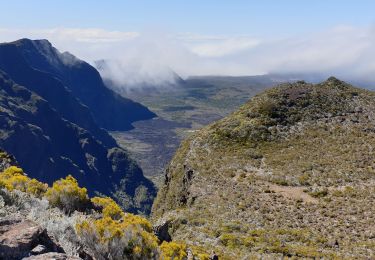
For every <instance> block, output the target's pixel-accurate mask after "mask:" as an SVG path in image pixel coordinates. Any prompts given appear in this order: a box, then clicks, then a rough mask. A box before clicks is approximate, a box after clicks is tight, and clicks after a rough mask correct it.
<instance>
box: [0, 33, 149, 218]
mask: <svg viewBox="0 0 375 260" xmlns="http://www.w3.org/2000/svg"><path fill="white" fill-rule="evenodd" d="M154 116H155V114H154V113H152V112H151V111H150V110H148V109H147V108H146V107H144V106H142V105H140V104H139V103H136V102H133V101H131V100H129V99H126V98H123V97H121V96H120V95H118V94H116V93H114V92H113V91H112V90H110V89H108V88H106V87H105V85H104V84H103V81H102V79H101V77H100V75H99V73H98V72H97V71H96V69H95V68H93V67H92V66H90V65H89V64H88V63H86V62H84V61H81V60H79V59H77V58H75V57H74V56H73V55H71V54H69V53H60V52H59V51H57V50H56V49H55V48H54V47H52V45H51V44H50V43H49V42H48V41H46V40H37V41H32V40H28V39H22V40H19V41H16V42H12V43H3V44H0V122H1V123H0V147H1V148H3V149H4V150H6V151H7V152H9V153H10V154H12V155H14V156H15V158H16V159H17V161H18V163H19V164H20V166H21V167H22V168H23V169H24V170H25V171H26V172H27V173H28V174H29V175H30V176H32V177H36V178H38V179H39V180H41V181H44V182H48V183H51V182H52V181H54V180H56V179H58V178H60V177H64V176H66V175H67V174H72V175H74V176H75V177H76V178H77V179H78V181H79V183H80V184H81V185H82V186H86V187H88V189H89V190H91V191H97V192H99V193H102V194H106V195H112V196H115V197H117V198H118V200H119V201H120V203H121V202H122V204H123V205H124V206H125V208H127V209H128V210H132V211H137V210H141V211H144V212H146V213H147V212H148V211H149V208H150V204H151V202H152V199H153V196H154V194H155V189H154V187H153V185H152V183H151V182H150V181H148V180H147V179H146V178H145V177H144V176H143V174H142V170H141V169H140V168H139V167H138V166H137V164H136V163H135V162H134V161H133V160H131V159H130V158H129V156H128V154H127V152H126V151H125V150H123V149H121V148H119V147H118V145H117V143H116V141H115V140H114V139H113V138H112V137H111V136H110V135H109V134H108V133H107V131H106V130H105V129H110V130H126V129H131V128H132V125H131V123H133V122H134V121H137V120H144V119H150V118H152V117H154ZM103 128H105V129H103Z"/></svg>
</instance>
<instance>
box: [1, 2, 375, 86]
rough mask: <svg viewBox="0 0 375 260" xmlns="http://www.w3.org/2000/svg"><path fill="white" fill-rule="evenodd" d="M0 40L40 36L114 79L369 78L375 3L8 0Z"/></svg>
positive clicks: (374, 54)
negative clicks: (108, 63)
mask: <svg viewBox="0 0 375 260" xmlns="http://www.w3.org/2000/svg"><path fill="white" fill-rule="evenodd" d="M0 10H1V13H0V14H1V15H0V42H2V41H13V40H16V39H18V38H31V39H40V38H46V39H48V40H49V41H51V42H52V44H53V45H54V46H55V47H57V48H58V49H59V50H61V51H69V52H71V53H73V54H74V55H76V56H77V57H79V58H81V59H84V60H86V61H88V62H91V63H92V64H94V62H95V61H96V60H99V59H107V60H117V61H118V62H116V63H114V64H115V65H114V67H113V68H112V69H110V71H108V72H107V73H106V74H105V75H103V76H108V77H111V78H113V79H114V80H117V81H119V82H125V83H129V81H130V82H135V83H137V82H138V81H142V80H144V79H145V78H147V79H149V80H151V81H154V80H159V79H162V80H164V79H165V78H168V77H170V76H171V74H170V73H169V72H170V70H169V68H171V69H172V70H174V71H176V72H177V73H178V74H180V75H181V76H189V75H207V74H210V75H256V74H264V73H270V72H303V73H311V72H313V73H324V74H330V75H336V76H340V75H343V76H347V75H350V76H353V77H357V78H358V77H362V78H371V77H372V78H373V80H374V81H375V13H374V10H375V1H370V0H367V1H366V0H352V1H348V0H311V1H310V0H258V1H251V0H248V1H245V0H227V1H224V0H221V1H220V0H216V1H214V0H199V1H198V0H185V1H182V0H174V1H172V0H164V1H163V0H158V1H156V0H154V1H146V0H133V1H130V0H121V1H120V0H106V1H104V0H103V1H94V0H64V1H62V0H32V1H31V0H12V1H1V2H0Z"/></svg>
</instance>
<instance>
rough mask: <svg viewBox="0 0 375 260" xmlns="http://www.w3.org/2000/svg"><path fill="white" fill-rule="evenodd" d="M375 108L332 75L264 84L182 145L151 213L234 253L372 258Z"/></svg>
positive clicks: (195, 239)
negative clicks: (323, 78)
mask: <svg viewBox="0 0 375 260" xmlns="http://www.w3.org/2000/svg"><path fill="white" fill-rule="evenodd" d="M374 111H375V94H374V93H373V92H370V91H366V90H362V89H358V88H355V87H352V86H351V85H349V84H346V83H345V82H342V81H339V80H337V79H335V78H330V79H328V80H327V81H325V82H323V83H320V84H316V85H313V84H308V83H305V82H297V83H293V84H289V83H287V84H283V85H281V86H279V87H276V88H273V89H270V90H267V91H265V92H264V93H261V94H259V95H257V96H255V97H254V98H252V99H251V100H250V101H249V102H248V103H246V104H245V105H244V106H242V107H241V108H240V109H239V110H237V111H236V112H234V113H233V114H231V115H230V116H228V117H226V118H224V119H222V120H220V121H218V122H216V123H213V124H211V125H209V126H207V127H205V128H203V129H202V130H200V131H198V132H196V133H195V134H194V135H192V136H191V137H189V138H188V139H187V140H185V141H184V142H183V143H182V144H181V146H180V148H179V150H178V152H177V153H176V155H175V156H174V158H173V160H172V161H171V163H170V164H169V166H168V169H167V172H166V175H165V182H164V185H163V186H162V187H161V189H160V191H159V194H158V196H157V199H156V201H155V203H154V206H153V218H154V219H155V220H156V221H157V220H159V219H169V220H170V221H172V222H173V223H174V226H173V230H172V231H173V232H172V238H173V239H177V240H178V239H185V240H187V241H188V243H189V242H190V243H194V244H195V245H200V246H202V247H206V248H209V249H214V250H216V251H217V252H219V254H220V255H221V256H223V257H224V258H225V257H227V258H228V259H233V258H235V257H238V256H240V257H242V258H245V259H249V258H250V259H251V258H265V257H268V258H282V257H297V258H326V259H332V258H333V259H334V258H337V259H351V258H360V259H361V258H364V259H366V258H370V259H371V258H373V257H374V255H375V247H374V241H375V240H374V239H375V230H374V228H373V227H375V219H374V218H373V217H371V216H373V215H375V208H374V207H371V206H369V205H372V204H373V202H374V201H375V197H374V196H375V195H374V191H375V185H374V183H375V173H374V169H375V164H374V163H375V161H374V151H373V148H374V147H373V144H375V129H374V124H375V113H374ZM336 241H337V243H338V244H339V246H335V243H336Z"/></svg>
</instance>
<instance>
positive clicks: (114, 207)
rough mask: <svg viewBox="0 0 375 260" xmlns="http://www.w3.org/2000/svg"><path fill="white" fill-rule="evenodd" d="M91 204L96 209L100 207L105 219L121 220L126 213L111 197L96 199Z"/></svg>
mask: <svg viewBox="0 0 375 260" xmlns="http://www.w3.org/2000/svg"><path fill="white" fill-rule="evenodd" d="M91 202H92V203H93V204H94V206H95V207H99V208H100V209H101V211H102V213H103V217H110V218H112V219H115V220H116V219H121V218H122V217H123V216H124V212H123V211H122V209H121V208H120V206H119V205H118V204H117V203H116V202H115V201H114V200H113V199H111V198H109V197H94V198H92V199H91Z"/></svg>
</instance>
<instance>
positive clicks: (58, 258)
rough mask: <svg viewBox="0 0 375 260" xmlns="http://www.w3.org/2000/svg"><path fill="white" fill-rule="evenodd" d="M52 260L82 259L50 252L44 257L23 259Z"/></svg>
mask: <svg viewBox="0 0 375 260" xmlns="http://www.w3.org/2000/svg"><path fill="white" fill-rule="evenodd" d="M52 259H53V260H79V259H81V258H79V257H75V256H68V255H66V254H63V253H54V252H50V253H46V254H42V255H33V256H30V257H25V258H23V260H52Z"/></svg>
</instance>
